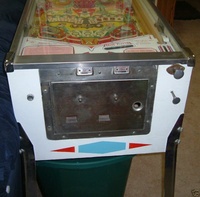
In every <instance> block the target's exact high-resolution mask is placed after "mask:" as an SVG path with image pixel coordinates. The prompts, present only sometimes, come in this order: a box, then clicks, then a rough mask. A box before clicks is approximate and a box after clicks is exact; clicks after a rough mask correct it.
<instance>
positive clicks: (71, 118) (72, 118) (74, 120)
mask: <svg viewBox="0 0 200 197" xmlns="http://www.w3.org/2000/svg"><path fill="white" fill-rule="evenodd" d="M77 122H78V120H77V117H76V116H69V117H66V123H67V124H70V123H77Z"/></svg>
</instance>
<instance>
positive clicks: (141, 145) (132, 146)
mask: <svg viewBox="0 0 200 197" xmlns="http://www.w3.org/2000/svg"><path fill="white" fill-rule="evenodd" d="M150 145H151V144H141V143H129V149H132V148H140V147H143V146H150Z"/></svg>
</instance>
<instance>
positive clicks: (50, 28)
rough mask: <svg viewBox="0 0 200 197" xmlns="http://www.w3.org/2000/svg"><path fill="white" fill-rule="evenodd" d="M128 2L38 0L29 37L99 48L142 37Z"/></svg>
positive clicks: (116, 0) (110, 0) (115, 0)
mask: <svg viewBox="0 0 200 197" xmlns="http://www.w3.org/2000/svg"><path fill="white" fill-rule="evenodd" d="M131 6H132V5H131V3H130V1H128V0H125V1H119V0H109V1H108V0H87V1H84V0H73V1H70V0H46V1H44V0H39V1H38V2H37V7H36V12H35V16H34V19H33V24H32V28H31V29H30V32H29V36H31V37H39V38H45V39H52V40H57V41H65V42H69V43H76V44H83V45H89V46H93V45H97V44H102V43H106V42H111V41H115V40H119V39H125V38H131V37H136V36H138V35H142V34H143V33H142V30H141V29H140V27H138V23H137V19H136V17H135V15H134V9H133V8H132V7H131Z"/></svg>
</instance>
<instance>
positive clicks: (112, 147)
mask: <svg viewBox="0 0 200 197" xmlns="http://www.w3.org/2000/svg"><path fill="white" fill-rule="evenodd" d="M125 149H126V143H124V142H106V141H102V142H95V143H91V144H84V145H80V146H79V152H80V153H96V154H105V153H110V152H116V151H121V150H125Z"/></svg>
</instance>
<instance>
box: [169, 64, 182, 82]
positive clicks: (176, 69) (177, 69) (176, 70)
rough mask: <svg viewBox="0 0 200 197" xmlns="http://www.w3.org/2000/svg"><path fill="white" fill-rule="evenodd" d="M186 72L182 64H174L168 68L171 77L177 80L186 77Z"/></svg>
mask: <svg viewBox="0 0 200 197" xmlns="http://www.w3.org/2000/svg"><path fill="white" fill-rule="evenodd" d="M184 70H185V68H184V67H183V66H181V65H180V64H174V65H172V66H170V67H169V68H167V72H168V73H169V74H170V75H174V78H175V79H181V78H182V77H183V76H184Z"/></svg>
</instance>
